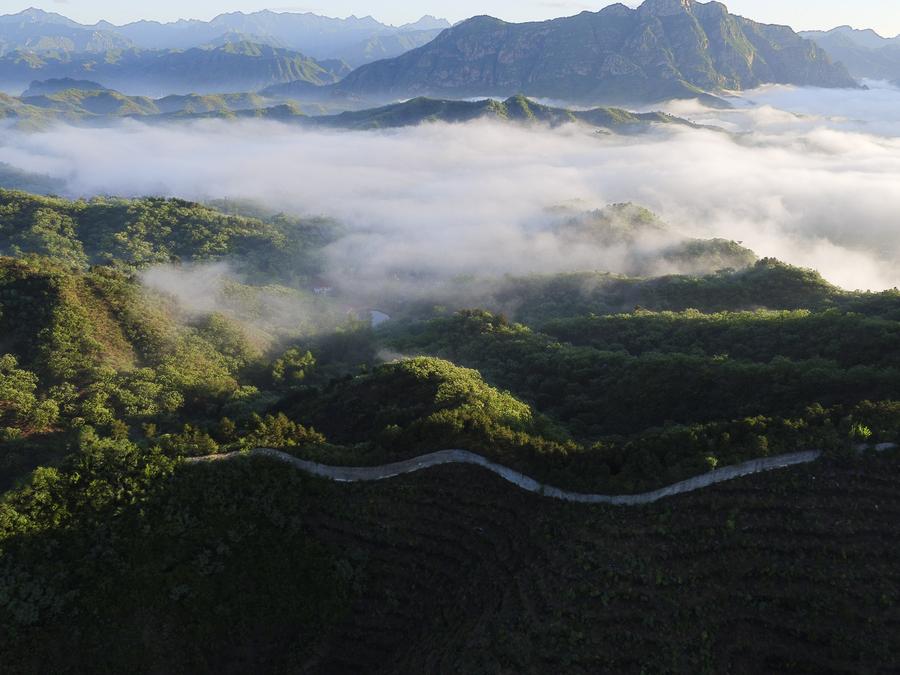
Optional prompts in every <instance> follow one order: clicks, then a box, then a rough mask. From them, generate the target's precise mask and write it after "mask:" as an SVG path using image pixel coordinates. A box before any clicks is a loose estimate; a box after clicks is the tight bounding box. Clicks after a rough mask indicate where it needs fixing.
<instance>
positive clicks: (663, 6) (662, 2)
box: [638, 0, 694, 16]
mask: <svg viewBox="0 0 900 675" xmlns="http://www.w3.org/2000/svg"><path fill="white" fill-rule="evenodd" d="M693 7H694V0H644V3H643V4H642V5H641V6H640V7H639V8H638V11H640V12H642V13H644V14H650V15H653V16H670V15H673V14H681V13H683V12H690V11H691V10H692V9H693Z"/></svg>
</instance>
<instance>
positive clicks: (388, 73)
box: [337, 0, 857, 103]
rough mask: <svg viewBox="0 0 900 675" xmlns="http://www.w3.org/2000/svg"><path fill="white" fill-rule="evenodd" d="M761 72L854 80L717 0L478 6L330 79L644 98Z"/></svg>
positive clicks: (830, 83) (812, 81)
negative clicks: (421, 42) (563, 9)
mask: <svg viewBox="0 0 900 675" xmlns="http://www.w3.org/2000/svg"><path fill="white" fill-rule="evenodd" d="M763 83H783V84H797V85H814V86H823V87H855V86H857V84H856V82H855V81H854V80H853V78H852V77H851V76H850V75H849V73H848V72H847V70H846V69H845V68H844V67H843V66H841V65H839V64H834V63H832V62H831V60H830V59H829V58H828V56H827V55H826V54H825V52H824V51H822V50H821V49H819V48H818V47H817V46H816V45H815V44H813V43H812V42H809V41H807V40H804V39H802V38H800V37H799V36H798V35H797V34H796V33H794V31H792V30H791V29H790V28H788V27H784V26H769V25H764V24H759V23H756V22H753V21H750V20H748V19H744V18H742V17H739V16H735V15H732V14H730V13H729V12H728V9H727V8H726V7H725V5H723V4H721V3H718V2H710V3H699V2H695V1H694V0H647V1H646V2H644V4H643V5H641V6H640V7H639V8H638V9H630V8H628V7H626V6H625V5H622V4H616V5H612V6H610V7H607V8H605V9H603V10H602V11H600V12H596V13H591V12H583V13H581V14H579V15H577V16H573V17H567V18H563V19H555V20H552V21H545V22H537V23H525V24H510V23H505V22H503V21H500V20H499V19H494V18H491V17H487V16H479V17H475V18H473V19H469V20H468V21H466V22H464V23H462V24H459V25H458V26H456V27H455V28H452V29H450V30H447V31H444V33H442V34H441V35H440V36H439V37H438V38H437V39H436V40H434V41H433V42H431V43H430V44H428V45H425V46H423V47H421V48H419V49H415V50H413V51H411V52H409V53H407V54H404V55H402V56H400V57H398V58H395V59H388V60H385V61H380V62H377V63H373V64H370V65H368V66H364V67H362V68H359V69H358V70H356V71H355V72H353V73H351V74H350V75H349V76H348V77H347V78H346V79H345V80H344V81H343V82H341V83H340V84H339V85H337V88H338V89H339V90H341V91H343V92H347V93H353V94H362V95H384V96H387V97H406V96H415V95H442V96H460V97H461V96H477V95H493V96H496V95H512V94H515V93H525V94H528V95H530V96H540V97H551V98H559V99H565V100H569V101H579V102H581V101H583V102H591V103H600V102H614V103H624V102H649V101H658V100H662V99H667V98H683V97H690V96H696V95H697V93H698V92H700V91H713V92H714V91H720V90H724V89H746V88H752V87H755V86H758V85H760V84H763Z"/></svg>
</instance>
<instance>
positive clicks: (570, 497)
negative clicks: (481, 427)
mask: <svg viewBox="0 0 900 675" xmlns="http://www.w3.org/2000/svg"><path fill="white" fill-rule="evenodd" d="M896 447H897V446H896V445H895V444H893V443H882V444H880V445H877V446H875V447H874V449H875V450H877V451H879V452H882V451H884V450H890V449H893V448H896ZM248 455H249V456H254V457H268V458H270V459H274V460H276V461H279V462H283V463H285V464H288V465H290V466H292V467H294V468H296V469H299V470H301V471H304V472H305V473H308V474H312V475H314V476H320V477H322V478H328V479H330V480H333V481H338V482H341V483H361V482H371V481H380V480H386V479H388V478H394V477H396V476H402V475H405V474H410V473H415V472H417V471H422V470H424V469H429V468H431V467H435V466H443V465H446V464H473V465H475V466H480V467H482V468H484V469H487V470H488V471H491V472H493V473H495V474H497V475H498V476H500V477H501V478H503V479H504V480H506V481H509V482H510V483H512V484H513V485H516V486H518V487H520V488H521V489H523V490H527V491H528V492H533V493H535V494H539V495H541V496H544V497H549V498H552V499H559V500H562V501H566V502H575V503H579V504H611V505H613V506H639V505H642V504H652V503H654V502H658V501H659V500H661V499H665V498H667V497H673V496H675V495H681V494H685V493H688V492H694V491H696V490H702V489H703V488H707V487H710V486H712V485H716V484H717V483H724V482H725V481H729V480H734V479H735V478H741V477H743V476H752V475H754V474H758V473H763V472H766V471H773V470H775V469H785V468H787V467H791V466H798V465H801V464H810V463H812V462H815V461H816V460H818V459H819V458H820V457H821V456H822V452H820V451H819V450H809V451H806V452H795V453H792V454H788V455H779V456H777V457H764V458H761V459H753V460H750V461H749V462H744V463H742V464H735V465H733V466H726V467H723V468H721V469H716V470H715V471H711V472H709V473H705V474H702V475H700V476H696V477H694V478H689V479H687V480H683V481H680V482H678V483H674V484H673V485H669V486H667V487H664V488H660V489H659V490H654V491H653V492H645V493H643V494H636V495H596V494H581V493H578V492H569V491H567V490H560V489H559V488H555V487H552V486H550V485H544V484H543V483H539V482H538V481H536V480H534V479H533V478H530V477H529V476H526V475H525V474H523V473H520V472H518V471H514V470H513V469H510V468H509V467H506V466H502V465H501V464H496V463H495V462H492V461H490V460H489V459H487V458H485V457H482V456H481V455H476V454H475V453H473V452H468V451H467V450H442V451H440V452H433V453H431V454H428V455H423V456H421V457H416V458H414V459H408V460H405V461H402V462H396V463H394V464H384V465H382V466H372V467H346V466H327V465H325V464H318V463H316V462H310V461H307V460H304V459H299V458H298V457H294V456H293V455H289V454H287V453H286V452H281V451H280V450H273V449H271V448H256V449H255V450H251V451H250V452H249V453H243V452H233V453H229V454H223V455H210V456H207V457H192V458H189V459H187V460H186V462H187V463H189V464H200V463H208V462H222V461H229V460H233V459H237V458H239V457H247V456H248Z"/></svg>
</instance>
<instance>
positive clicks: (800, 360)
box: [0, 191, 900, 672]
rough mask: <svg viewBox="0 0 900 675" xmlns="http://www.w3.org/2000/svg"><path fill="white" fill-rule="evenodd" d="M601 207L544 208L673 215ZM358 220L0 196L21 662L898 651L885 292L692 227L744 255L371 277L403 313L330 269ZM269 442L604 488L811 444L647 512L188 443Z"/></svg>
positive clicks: (225, 206) (276, 662)
mask: <svg viewBox="0 0 900 675" xmlns="http://www.w3.org/2000/svg"><path fill="white" fill-rule="evenodd" d="M610 208H611V210H610V211H608V212H607V213H606V215H604V214H603V213H600V214H598V213H594V214H592V215H591V214H588V215H584V216H582V217H579V218H575V219H573V220H571V221H565V222H564V223H563V224H562V225H559V227H569V228H572V232H573V234H572V236H579V237H584V236H589V237H593V238H594V239H595V240H599V241H604V240H606V239H608V238H609V237H613V236H615V237H617V238H619V239H621V238H622V237H624V238H625V239H627V238H628V237H630V236H632V234H633V233H632V230H634V231H637V230H639V229H640V228H642V227H648V226H651V227H656V225H655V224H654V223H655V221H654V220H653V219H652V218H651V217H650V216H648V215H647V213H646V212H644V211H641V210H635V209H634V208H632V207H630V206H629V207H627V208H624V209H623V207H622V205H619V206H617V207H610ZM623 210H624V211H625V212H626V213H627V214H629V215H628V218H627V219H626V220H624V221H619V220H615V221H613V220H610V218H609V214H617V213H620V212H622V211H623ZM651 215H652V214H651ZM617 228H621V231H620V230H619V229H617ZM342 236H343V229H342V226H341V225H340V224H339V223H336V222H333V221H330V220H327V219H323V218H309V217H304V218H301V217H293V216H287V215H284V214H278V213H272V212H269V211H267V210H266V209H265V208H263V207H259V206H254V205H249V204H245V203H238V202H219V203H213V204H197V203H192V202H187V201H183V200H167V199H153V198H147V199H134V200H129V199H118V198H113V197H108V198H96V199H92V200H76V201H71V200H68V199H63V198H59V197H37V196H33V195H28V194H26V193H22V192H12V191H0V256H2V257H0V487H2V489H3V490H4V491H5V492H4V494H3V496H2V498H0V624H2V625H3V628H4V631H3V637H0V654H2V655H3V662H4V663H6V664H11V665H10V670H11V672H36V671H45V672H46V670H48V669H50V670H58V671H60V672H63V671H65V670H66V668H68V669H69V670H72V671H74V672H87V671H90V670H94V671H96V670H98V669H99V670H101V671H108V670H122V669H126V668H132V669H138V670H139V671H142V670H146V669H160V670H179V669H190V670H195V671H202V672H205V671H222V670H225V671H226V672H231V671H234V672H238V671H243V670H246V669H257V670H259V669H261V670H263V671H266V672H268V671H272V672H298V671H300V670H301V669H303V668H307V669H311V670H313V671H318V672H372V671H373V670H377V668H379V667H380V668H381V670H382V671H384V672H409V669H410V668H412V669H414V670H422V669H424V670H435V671H445V672H454V671H455V672H459V670H460V669H462V670H465V671H468V672H529V671H530V672H560V671H566V672H596V671H597V669H598V668H612V669H615V670H619V671H624V672H641V671H642V670H643V671H647V670H649V671H652V672H684V671H685V670H692V671H696V672H754V671H755V672H759V670H757V669H763V670H769V671H772V672H846V671H847V670H862V671H866V672H891V668H892V665H891V664H892V663H893V665H894V666H896V663H895V662H892V659H895V658H896V657H895V654H896V650H893V649H892V647H893V646H896V637H895V636H896V635H897V634H900V631H897V628H898V627H900V618H898V616H897V611H896V608H897V607H898V606H900V604H898V603H900V592H898V588H897V580H896V578H895V576H896V575H895V574H893V572H892V570H893V569H894V567H895V566H896V564H897V562H898V561H897V560H896V554H895V553H894V552H893V548H892V547H891V546H888V545H887V542H888V541H890V540H891V538H892V537H895V535H896V533H895V532H894V530H895V529H896V527H895V525H896V523H897V522H900V521H898V520H897V518H896V515H897V512H898V508H900V505H898V503H897V494H898V493H897V491H896V485H895V483H896V480H895V477H896V475H897V456H896V453H895V452H888V453H886V454H885V455H884V456H882V457H877V458H875V457H868V456H859V455H858V454H857V453H856V452H855V450H854V448H855V447H856V446H858V445H859V444H872V443H876V442H897V441H900V363H898V357H897V353H898V349H897V348H898V346H900V345H898V336H900V293H898V292H897V291H896V290H895V291H888V292H884V293H855V292H848V291H843V290H840V289H838V288H836V287H834V286H832V285H830V284H828V283H827V282H826V281H825V280H824V279H822V277H821V276H820V275H819V274H818V273H816V272H815V271H812V270H804V269H798V268H795V267H791V266H789V265H786V264H783V263H781V262H778V261H776V260H772V259H764V260H758V261H757V260H755V256H752V252H747V251H746V249H742V248H741V247H740V246H738V245H737V244H734V243H728V242H721V241H719V242H716V241H714V242H712V243H710V242H692V243H690V246H693V247H695V248H697V247H699V249H700V254H699V256H698V257H697V258H696V260H700V259H701V258H702V256H703V255H705V254H710V255H712V256H713V257H712V259H713V260H717V261H719V260H723V258H721V257H717V256H722V255H725V254H727V255H726V258H727V260H728V261H732V260H735V261H738V262H739V264H738V265H737V266H735V267H730V266H727V267H725V268H723V269H720V270H718V271H714V272H712V273H707V274H696V275H686V274H684V275H667V276H662V277H649V276H634V277H632V276H623V275H613V274H609V273H606V272H603V271H590V272H584V273H578V274H562V275H547V276H533V277H511V276H507V277H502V278H483V279H481V278H479V279H472V280H468V281H463V282H460V283H459V284H458V285H457V286H453V288H456V289H458V290H459V297H458V299H456V301H449V300H451V299H449V298H448V296H447V292H446V288H447V287H446V286H441V285H435V286H434V287H433V294H434V297H431V296H429V293H430V292H432V291H430V290H429V289H430V288H431V287H429V286H427V285H423V288H424V289H425V290H424V291H422V290H421V289H419V290H420V292H418V293H417V294H415V295H413V296H403V295H396V296H391V297H387V296H386V297H384V298H382V299H381V300H382V302H380V306H383V307H384V308H385V309H386V310H388V311H390V312H391V316H392V318H391V320H390V321H388V322H387V323H386V324H384V325H382V326H379V327H373V326H372V325H371V322H370V321H369V320H368V316H367V314H366V311H367V309H366V308H367V307H369V306H371V305H370V304H363V303H364V302H365V303H368V302H369V301H370V300H371V298H370V297H367V298H365V300H360V299H359V298H355V297H353V296H352V292H353V291H352V288H353V287H352V285H351V284H346V287H344V286H342V284H341V279H336V280H334V281H323V280H322V279H321V277H322V275H326V274H327V273H328V270H327V263H326V260H327V258H326V255H325V250H326V248H327V247H328V246H329V244H331V243H332V242H334V241H336V240H338V239H340V237H342ZM604 238H606V239H604ZM673 246H676V248H677V247H680V246H684V244H683V243H679V242H675V244H673ZM667 250H669V251H671V250H674V249H667ZM678 250H681V249H678ZM723 252H724V253H723ZM692 264H693V263H692ZM211 265H212V266H216V265H218V266H221V267H214V268H213V269H225V270H228V273H227V274H226V273H224V272H223V273H222V276H221V278H220V277H215V279H214V281H215V283H212V282H210V283H208V284H207V285H206V286H203V287H202V288H201V289H200V290H198V291H196V292H193V293H191V292H188V293H184V294H182V295H179V293H178V292H177V291H178V290H179V289H178V288H177V286H178V283H182V284H183V283H187V282H184V281H183V279H188V278H191V277H189V276H179V277H176V278H177V279H178V280H181V281H178V283H173V284H170V285H165V284H154V283H153V280H154V279H155V277H154V276H153V275H154V274H157V275H158V274H163V273H165V274H169V273H171V274H183V275H184V274H189V273H193V272H195V271H198V270H200V271H203V270H208V269H210V266H211ZM204 283H206V282H204ZM325 284H328V287H327V288H326V289H325V290H323V289H322V288H321V287H322V286H323V285H325ZM332 284H333V287H332ZM192 296H203V299H205V300H206V301H208V302H206V303H205V304H200V305H196V306H189V305H188V304H186V302H187V299H192ZM473 298H481V300H482V302H481V303H478V302H474V301H473V300H472V299H473ZM193 299H196V298H193ZM261 446H265V447H272V448H278V449H281V450H284V451H286V452H288V453H292V454H295V455H297V456H299V457H302V458H305V459H312V460H316V461H323V462H327V463H331V464H349V465H376V464H381V463H385V462H389V461H395V460H399V459H405V458H410V457H414V456H416V455H420V454H423V453H427V452H432V451H435V450H441V449H444V448H465V449H467V450H470V451H472V452H477V453H480V454H482V455H484V456H486V457H488V458H490V459H492V460H494V461H497V462H500V463H502V464H504V465H507V466H510V467H512V468H514V469H517V470H519V471H522V472H525V473H527V474H529V475H533V476H534V477H535V478H537V479H538V480H541V481H542V482H546V483H548V484H553V485H558V486H559V487H562V488H566V489H570V490H577V491H582V492H603V493H612V494H624V493H633V492H638V491H646V490H652V489H654V488H658V487H660V486H663V485H667V484H669V483H673V482H675V481H678V480H682V479H684V478H688V477H691V476H694V475H697V474H699V473H703V472H705V471H709V470H713V469H715V468H717V467H722V466H726V465H730V464H735V463H738V462H741V461H744V460H748V459H753V458H758V457H766V456H772V455H777V454H781V453H785V452H795V451H798V450H807V449H820V450H823V451H825V454H826V458H825V459H824V460H823V461H822V462H819V463H817V464H815V465H813V466H811V467H808V468H803V469H792V470H790V471H789V472H787V473H786V474H785V475H783V476H765V477H753V478H746V479H742V480H740V481H737V482H736V483H735V484H734V485H732V486H720V487H716V488H713V489H711V490H710V493H709V494H708V495H702V496H691V497H680V498H678V499H677V500H673V501H672V502H671V503H664V504H661V505H658V506H654V507H652V508H649V507H648V510H646V511H643V510H642V511H640V512H635V513H634V514H631V515H622V514H613V513H611V512H609V511H608V510H606V509H604V508H600V507H597V508H594V507H574V506H572V507H563V506H557V505H554V506H552V507H550V506H545V505H544V504H543V502H541V501H540V499H539V498H537V497H526V496H524V495H519V494H517V493H515V492H514V488H512V487H510V486H507V485H505V484H502V483H500V482H498V481H497V480H495V479H494V477H490V476H482V475H481V474H480V473H478V471H477V469H473V468H465V467H443V468H440V469H433V470H432V471H431V472H428V473H427V475H424V474H423V475H422V476H410V477H406V478H403V479H402V480H401V481H399V482H398V483H396V484H383V485H374V486H353V487H350V486H336V485H330V484H327V483H324V482H322V481H320V480H316V479H312V478H308V477H304V476H301V475H297V474H294V473H293V472H291V471H289V470H286V469H284V468H283V467H280V466H278V465H272V464H270V463H266V462H265V461H261V460H259V459H255V458H254V459H250V458H247V459H243V460H240V461H237V462H234V463H225V464H213V465H208V466H207V465H204V466H187V465H186V464H185V463H184V462H183V459H184V458H186V457H196V456H206V455H214V454H217V453H226V452H232V451H235V450H242V449H251V448H255V447H261ZM578 509H584V510H582V511H580V510H578ZM773 514H781V515H782V516H783V518H782V519H781V520H780V521H779V522H776V520H777V518H776V517H775V516H774V515H773ZM835 514H840V517H839V518H837V519H836V516H835ZM417 517H418V518H421V519H422V520H421V522H419V521H418V520H417ZM435 523H445V524H447V528H448V529H447V530H446V532H444V534H440V535H434V534H428V532H431V531H434V524H435ZM675 533H678V534H677V536H676V534H675ZM792 537H793V538H794V539H796V541H797V542H802V543H801V544H798V545H797V546H794V547H792V545H791V538H792ZM841 537H845V538H844V539H841ZM688 540H690V541H691V542H692V543H688ZM822 541H827V542H828V543H827V546H826V547H825V548H823V547H822ZM554 542H555V543H554ZM560 542H563V543H560ZM610 542H618V544H619V545H618V546H615V547H612V548H613V549H614V550H613V552H611V553H601V552H600V551H601V550H605V549H608V548H610V547H609V546H607V544H608V543H610ZM841 542H843V543H841ZM741 556H743V557H744V560H745V564H744V565H743V566H742V567H740V569H739V570H738V571H734V570H733V569H732V568H733V566H734V564H735V563H734V561H735V559H736V558H740V557H741ZM841 556H843V557H841ZM480 565H483V566H484V567H483V568H482V567H480ZM525 568H527V569H528V572H527V573H525V572H524V571H523V570H525ZM800 568H802V569H803V570H804V571H803V575H806V576H804V577H803V580H802V581H801V579H800V577H801V576H803V575H801V573H800V571H799V569H800ZM403 569H415V570H418V572H417V575H413V577H409V576H408V575H403V574H401V571H402V570H403ZM403 576H407V580H409V579H410V578H412V579H414V581H412V582H411V583H408V584H406V586H404V585H403V584H401V583H400V580H401V578H402V577H403ZM708 577H712V578H715V579H718V581H717V582H716V583H715V584H710V583H708V582H707V579H708ZM459 584H463V587H465V588H468V589H469V590H467V591H466V594H465V597H464V596H463V595H455V594H453V593H449V591H448V590H447V589H449V588H453V587H454V586H456V585H459ZM517 585H518V586H517ZM510 588H512V589H513V590H510ZM650 588H654V589H656V590H655V591H654V592H650V591H649V590H648V589H650ZM442 593H443V595H441V594H442ZM688 593H690V594H691V597H693V598H695V601H690V602H689V601H687V600H686V594H688ZM432 596H440V599H431V600H430V599H429V598H430V597H432ZM813 597H815V598H817V600H815V602H813V600H812V598H813ZM851 598H852V599H853V600H852V601H851ZM726 600H728V602H726ZM810 603H813V605H815V606H814V607H813V605H811V604H810ZM729 605H731V608H729ZM492 607H493V608H492ZM497 607H499V608H500V609H497ZM811 607H813V608H812V609H811ZM516 608H518V609H516ZM438 610H439V611H438ZM638 614H640V615H642V616H643V617H644V619H641V620H639V619H638V618H637V615H638ZM613 616H619V617H620V618H621V617H624V618H622V620H621V623H620V624H619V626H618V628H615V627H614V628H610V623H609V622H611V621H612V617H613ZM863 616H865V617H869V619H868V620H863V619H862V618H861V617H863ZM698 617H702V618H703V620H702V621H700V623H698ZM382 620H383V621H384V622H385V623H384V624H383V631H382V632H379V630H378V629H376V626H377V625H378V624H379V622H380V621H382ZM641 621H643V622H644V626H643V630H640V631H639V630H637V629H636V626H637V625H638V624H640V622H641ZM700 624H702V625H703V630H699V629H698V630H695V627H696V626H699V625H700ZM601 626H603V627H605V628H604V629H603V630H601ZM735 627H739V628H740V629H741V630H735ZM871 631H875V633H877V637H878V639H879V640H880V641H878V642H877V644H875V643H872V641H871V640H870V639H867V636H868V637H872V634H871ZM743 632H746V636H748V637H745V638H744V637H739V635H738V634H743ZM407 633H408V634H409V635H410V636H411V637H410V639H409V640H408V641H407V642H406V643H405V644H403V643H401V642H400V641H398V638H399V636H401V635H404V634H407ZM501 634H502V635H503V636H505V637H502V639H501ZM651 634H652V635H655V636H656V637H655V638H653V639H651V638H650V637H648V636H649V635H651ZM536 635H540V636H541V637H539V638H535V636H536ZM773 635H774V636H775V637H773ZM137 636H140V637H137ZM749 636H754V637H753V638H752V639H751V637H749ZM753 640H759V641H760V643H761V644H762V646H759V644H756V646H755V648H754V649H755V650H756V651H753V650H751V648H750V644H751V642H752V641H753ZM526 644H527V647H522V648H521V649H520V648H519V647H517V645H520V646H521V645H526ZM754 644H755V643H754ZM791 644H795V645H800V647H799V648H798V649H796V650H794V651H791V650H790V649H789V646H790V645H791ZM824 644H827V645H828V649H825V650H823V649H821V646H822V645H824ZM348 645H354V646H353V647H352V648H351V647H348ZM463 645H465V646H466V648H465V649H463ZM866 645H872V646H866ZM523 649H524V651H523ZM73 654H74V656H73ZM642 654H643V655H642ZM475 655H479V657H480V658H476V657H475ZM522 659H526V661H523V660H522ZM603 659H606V660H605V661H604V660H603ZM476 662H478V663H480V664H481V665H476ZM601 664H605V666H604V665H601ZM745 666H746V667H745Z"/></svg>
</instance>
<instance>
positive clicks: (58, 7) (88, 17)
mask: <svg viewBox="0 0 900 675" xmlns="http://www.w3.org/2000/svg"><path fill="white" fill-rule="evenodd" d="M273 2H274V4H273ZM280 3H285V4H280ZM289 3H296V4H289ZM608 4H611V3H610V2H607V1H606V0H597V1H596V2H589V1H583V0H419V1H417V2H409V0H152V2H147V1H146V0H0V13H13V12H18V11H20V10H23V9H27V8H28V7H39V8H40V9H44V10H47V11H51V12H58V13H60V14H63V15H65V16H68V17H69V18H72V19H75V20H76V21H80V22H82V23H94V22H96V21H98V20H99V19H106V20H108V21H112V22H113V23H117V24H120V23H127V22H129V21H134V20H136V19H155V20H158V21H172V20H175V19H179V18H191V19H193V18H196V19H211V18H212V17H213V16H215V15H217V14H221V13H223V12H233V11H239V10H240V11H244V12H252V11H256V10H260V9H272V10H276V11H296V12H304V11H308V12H315V13H316V14H324V15H326V16H338V17H345V16H349V15H350V14H356V15H357V16H366V15H372V16H374V17H375V18H376V19H378V20H380V21H383V22H385V23H393V24H401V23H406V22H408V21H414V20H415V19H418V18H419V17H420V16H421V15H423V14H433V15H435V16H439V17H443V18H446V19H449V20H450V21H454V22H455V21H459V20H460V19H465V18H468V17H470V16H474V15H476V14H490V15H492V16H496V17H499V18H501V19H506V20H507V21H533V20H540V19H548V18H552V17H556V16H566V15H569V14H577V13H578V12H581V11H583V10H590V11H596V10H598V9H600V8H601V7H604V6H605V5H608ZM625 4H628V5H632V6H634V5H637V4H640V2H639V1H638V0H626V2H625ZM726 4H727V5H728V7H729V8H730V9H731V11H732V12H734V13H736V14H742V15H744V16H747V17H750V18H752V19H755V20H757V21H763V22H766V23H783V24H788V25H790V26H793V27H794V28H795V29H797V30H807V29H815V28H833V27H835V26H839V25H843V24H850V25H852V26H854V27H856V28H874V29H875V30H877V31H879V32H880V33H881V34H882V35H885V36H887V37H891V36H894V35H897V34H900V2H898V1H897V0H854V2H847V0H731V1H730V2H726Z"/></svg>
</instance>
